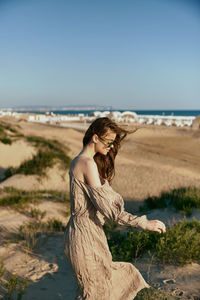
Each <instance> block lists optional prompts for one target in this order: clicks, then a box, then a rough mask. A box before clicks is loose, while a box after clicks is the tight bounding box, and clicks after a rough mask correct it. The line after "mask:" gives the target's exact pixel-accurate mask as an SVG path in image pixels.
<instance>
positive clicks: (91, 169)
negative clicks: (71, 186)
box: [71, 155, 101, 187]
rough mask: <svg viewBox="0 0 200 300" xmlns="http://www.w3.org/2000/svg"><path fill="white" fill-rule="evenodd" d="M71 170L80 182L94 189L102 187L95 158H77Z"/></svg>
mask: <svg viewBox="0 0 200 300" xmlns="http://www.w3.org/2000/svg"><path fill="white" fill-rule="evenodd" d="M71 169H72V171H73V174H74V175H75V176H76V177H77V178H78V179H79V180H81V181H84V182H85V183H87V184H89V185H91V186H94V187H96V186H100V185H101V181H100V178H99V172H98V168H97V164H96V162H95V161H94V159H93V158H90V157H86V156H82V155H80V156H77V157H75V158H74V159H73V161H72V163H71Z"/></svg>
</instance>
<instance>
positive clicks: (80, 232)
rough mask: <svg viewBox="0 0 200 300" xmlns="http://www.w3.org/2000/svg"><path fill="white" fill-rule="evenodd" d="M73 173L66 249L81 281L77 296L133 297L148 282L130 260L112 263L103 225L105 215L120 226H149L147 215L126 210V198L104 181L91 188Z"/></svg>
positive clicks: (90, 299)
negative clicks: (139, 214) (100, 184)
mask: <svg viewBox="0 0 200 300" xmlns="http://www.w3.org/2000/svg"><path fill="white" fill-rule="evenodd" d="M69 175H70V200H71V217H70V219H69V222H68V224H67V226H66V230H65V234H64V240H63V248H64V253H65V255H66V258H67V260H68V262H69V263H70V265H71V267H72V270H73V273H74V275H75V278H76V280H77V283H78V290H77V296H76V298H75V299H79V300H83V299H87V300H132V299H134V297H135V296H136V294H137V292H139V291H140V290H141V289H143V288H145V287H149V285H148V284H147V283H146V282H145V280H144V279H143V277H142V275H141V274H140V272H139V271H138V270H137V269H136V268H135V267H134V266H133V265H132V264H131V263H127V262H113V261H112V255H111V253H110V250H109V247H108V243H107V239H106V236H105V233H104V230H103V227H102V225H103V224H104V218H107V219H109V220H113V221H116V222H118V223H119V224H121V225H130V226H136V227H141V228H143V229H145V227H146V222H147V219H146V216H142V217H137V216H134V215H132V214H130V213H128V212H126V211H124V201H123V199H122V197H121V196H120V195H119V194H118V193H117V192H115V191H114V190H113V189H112V187H111V186H110V185H109V183H108V181H107V180H105V181H104V183H103V185H102V186H100V187H96V188H92V187H91V186H89V185H87V184H86V183H84V182H82V181H80V180H79V179H78V178H76V177H75V176H74V174H73V172H72V171H70V172H69Z"/></svg>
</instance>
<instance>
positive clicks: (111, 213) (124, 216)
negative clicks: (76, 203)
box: [87, 181, 148, 229]
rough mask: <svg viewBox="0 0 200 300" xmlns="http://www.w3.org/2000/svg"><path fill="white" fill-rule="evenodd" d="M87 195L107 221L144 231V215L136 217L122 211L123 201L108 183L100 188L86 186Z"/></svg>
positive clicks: (145, 222) (145, 224)
mask: <svg viewBox="0 0 200 300" xmlns="http://www.w3.org/2000/svg"><path fill="white" fill-rule="evenodd" d="M87 193H88V196H89V197H90V199H91V201H92V203H93V205H94V206H95V208H96V209H97V210H98V211H99V212H100V213H101V214H102V215H103V216H104V217H105V218H107V219H109V220H111V221H115V222H117V223H118V224H120V225H129V226H135V227H140V228H142V229H146V226H147V221H148V220H147V218H146V215H143V216H141V217H138V216H136V215H132V214H131V213H128V212H126V211H125V210H124V201H123V198H122V196H121V195H120V194H118V193H117V192H115V191H114V190H113V188H112V187H111V186H110V185H109V183H108V181H105V183H104V184H103V185H102V186H100V187H96V188H94V187H91V186H89V185H87Z"/></svg>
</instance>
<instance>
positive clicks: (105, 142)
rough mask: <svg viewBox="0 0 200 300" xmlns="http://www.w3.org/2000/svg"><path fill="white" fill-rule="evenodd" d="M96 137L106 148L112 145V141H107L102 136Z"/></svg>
mask: <svg viewBox="0 0 200 300" xmlns="http://www.w3.org/2000/svg"><path fill="white" fill-rule="evenodd" d="M98 138H99V139H100V140H101V141H102V142H104V143H103V144H104V145H105V146H106V147H107V148H110V147H111V146H112V145H114V141H112V142H108V141H107V140H106V139H104V138H102V137H100V136H98Z"/></svg>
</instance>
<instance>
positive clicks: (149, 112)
mask: <svg viewBox="0 0 200 300" xmlns="http://www.w3.org/2000/svg"><path fill="white" fill-rule="evenodd" d="M95 111H97V110H77V109H76V110H49V111H48V112H49V113H50V112H53V113H54V114H56V115H78V114H84V115H85V116H90V115H92V114H93V113H94V112H95ZM98 111H102V112H103V111H105V110H98ZM109 111H110V112H112V111H119V112H124V111H131V112H135V113H136V114H138V115H158V116H184V117H185V116H190V117H191V116H192V117H196V116H199V115H200V110H130V109H129V110H128V109H126V110H109ZM23 112H24V113H36V114H46V113H47V111H40V110H26V111H23Z"/></svg>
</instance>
